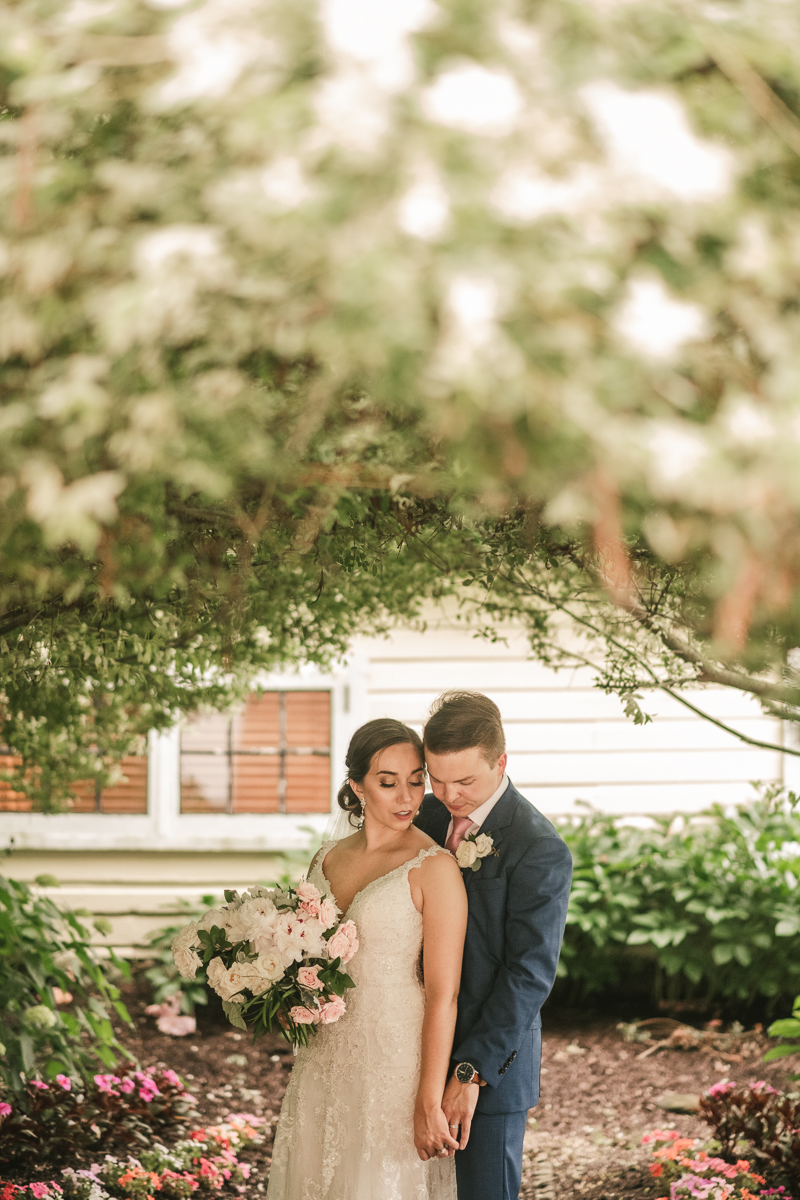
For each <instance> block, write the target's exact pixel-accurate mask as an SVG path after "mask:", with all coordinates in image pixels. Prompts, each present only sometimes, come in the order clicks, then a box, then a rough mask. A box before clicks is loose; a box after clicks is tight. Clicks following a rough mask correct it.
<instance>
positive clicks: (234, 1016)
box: [222, 1000, 247, 1029]
mask: <svg viewBox="0 0 800 1200" xmlns="http://www.w3.org/2000/svg"><path fill="white" fill-rule="evenodd" d="M222 1011H223V1012H224V1013H225V1016H226V1017H227V1018H228V1020H229V1021H230V1023H231V1025H233V1027H234V1028H235V1029H247V1026H246V1025H245V1023H244V1020H243V1019H242V1005H241V1004H234V1003H233V1001H232V1000H223V1001H222Z"/></svg>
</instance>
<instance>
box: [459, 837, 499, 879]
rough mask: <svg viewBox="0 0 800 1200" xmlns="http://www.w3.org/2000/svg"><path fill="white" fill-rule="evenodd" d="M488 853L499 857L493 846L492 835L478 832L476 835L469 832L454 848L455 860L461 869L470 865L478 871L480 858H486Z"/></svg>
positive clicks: (463, 869)
mask: <svg viewBox="0 0 800 1200" xmlns="http://www.w3.org/2000/svg"><path fill="white" fill-rule="evenodd" d="M490 854H491V855H492V856H493V857H494V858H499V857H500V853H499V851H498V850H495V848H494V842H493V840H492V835H491V834H490V833H479V834H478V836H477V837H476V836H475V834H474V833H469V834H467V836H466V837H465V838H464V840H463V842H462V843H461V844H460V846H459V847H458V849H457V850H456V862H457V863H458V865H459V866H460V867H461V870H462V871H465V870H466V869H467V867H471V868H472V870H473V871H480V869H481V859H483V858H488V857H489V855H490Z"/></svg>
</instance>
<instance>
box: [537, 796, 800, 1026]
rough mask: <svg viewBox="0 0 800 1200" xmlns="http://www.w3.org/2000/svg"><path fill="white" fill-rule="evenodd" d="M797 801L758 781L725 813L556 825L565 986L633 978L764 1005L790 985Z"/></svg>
mask: <svg viewBox="0 0 800 1200" xmlns="http://www.w3.org/2000/svg"><path fill="white" fill-rule="evenodd" d="M798 804H800V798H798V797H797V796H795V795H794V794H792V793H788V795H787V794H784V793H783V792H782V791H780V790H779V789H775V788H773V789H769V788H768V789H762V790H761V793H760V795H759V796H758V798H756V799H754V800H753V801H752V802H751V803H749V804H747V805H743V806H741V807H739V808H737V809H736V810H735V811H734V812H732V813H731V812H730V811H729V810H727V809H723V808H722V807H721V806H715V807H714V808H713V809H711V810H710V811H709V812H707V813H704V814H702V815H701V816H699V817H697V818H694V819H691V820H686V821H684V820H683V819H682V818H679V819H678V821H677V822H674V821H673V820H672V819H670V818H664V819H661V820H656V821H654V822H653V824H652V827H650V828H647V829H640V828H637V827H635V826H630V825H624V824H621V823H619V822H618V821H616V820H615V819H614V818H612V817H606V816H601V815H599V814H596V813H588V814H587V815H586V816H584V817H582V818H581V819H580V820H579V821H577V822H576V823H575V824H567V823H564V824H562V825H561V827H560V830H561V833H562V835H563V836H564V837H565V839H566V840H567V842H568V844H569V846H570V849H571V851H572V854H573V858H574V862H575V876H574V883H573V889H572V895H571V898H570V907H569V914H568V917H567V929H566V936H565V940H564V948H563V951H562V957H561V965H560V971H561V973H562V975H563V976H566V977H567V979H568V980H569V981H571V985H572V995H573V997H574V998H575V999H578V998H583V997H586V996H588V995H591V994H592V993H596V992H600V991H603V990H606V989H609V990H613V989H617V990H618V989H620V988H621V987H622V986H623V985H624V986H625V987H626V989H627V990H629V991H630V990H631V989H632V988H633V987H635V986H636V984H637V982H638V984H639V986H640V987H641V986H645V987H646V986H648V984H649V985H650V987H651V988H652V996H653V999H654V1000H659V999H662V998H665V999H670V1000H680V1001H684V1002H685V1001H696V1002H701V1003H705V1004H712V1003H713V1002H714V1001H725V1000H727V1001H735V1002H737V1003H740V1004H741V1003H742V1002H744V1003H754V1002H763V1001H766V1002H767V1003H768V1005H769V1006H770V1007H774V1005H775V1004H776V1003H778V1002H783V1001H784V1000H785V998H786V997H787V996H789V995H793V994H794V993H795V992H796V990H797V987H798V984H800V924H799V923H798V917H800V890H798V882H799V881H800V849H799V848H798V843H800V812H798ZM676 826H678V827H676Z"/></svg>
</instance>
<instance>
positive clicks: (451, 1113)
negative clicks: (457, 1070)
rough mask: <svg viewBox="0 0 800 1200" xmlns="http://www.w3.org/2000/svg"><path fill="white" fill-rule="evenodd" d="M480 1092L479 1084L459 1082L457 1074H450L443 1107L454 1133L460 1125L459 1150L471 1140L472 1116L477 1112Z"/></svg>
mask: <svg viewBox="0 0 800 1200" xmlns="http://www.w3.org/2000/svg"><path fill="white" fill-rule="evenodd" d="M479 1092H480V1085H479V1084H477V1083H459V1081H458V1080H457V1079H456V1077H455V1075H451V1076H450V1078H449V1079H448V1081H447V1087H446V1088H445V1089H444V1097H443V1098H442V1108H443V1109H444V1115H445V1116H446V1117H447V1124H448V1126H449V1127H450V1130H451V1132H453V1133H454V1132H455V1127H456V1126H460V1128H461V1134H460V1137H459V1142H458V1148H459V1150H463V1149H464V1147H465V1146H466V1144H467V1142H468V1141H469V1132H470V1129H471V1128H472V1116H473V1113H474V1112H475V1105H476V1104H477V1103H478V1094H479Z"/></svg>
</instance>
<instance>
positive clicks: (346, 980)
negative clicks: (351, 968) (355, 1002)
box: [339, 974, 356, 988]
mask: <svg viewBox="0 0 800 1200" xmlns="http://www.w3.org/2000/svg"><path fill="white" fill-rule="evenodd" d="M339 979H340V980H341V983H342V987H343V988H354V987H355V986H356V985H355V984H354V983H353V981H352V979H351V978H350V976H349V975H345V974H341V975H340V976H339Z"/></svg>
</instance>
